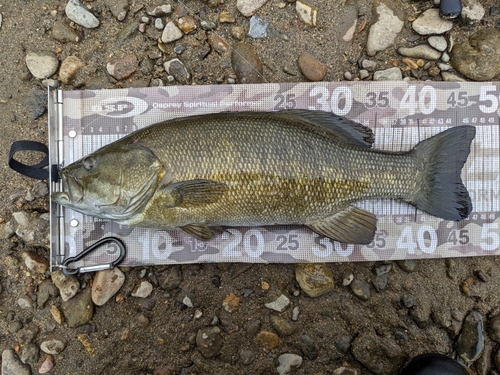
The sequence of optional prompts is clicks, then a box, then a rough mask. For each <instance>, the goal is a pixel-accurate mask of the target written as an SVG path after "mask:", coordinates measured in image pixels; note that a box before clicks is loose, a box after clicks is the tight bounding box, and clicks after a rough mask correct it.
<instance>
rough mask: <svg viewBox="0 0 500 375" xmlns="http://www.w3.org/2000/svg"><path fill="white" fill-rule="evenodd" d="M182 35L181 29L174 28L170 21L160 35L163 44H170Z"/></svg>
mask: <svg viewBox="0 0 500 375" xmlns="http://www.w3.org/2000/svg"><path fill="white" fill-rule="evenodd" d="M183 35H184V34H183V33H182V31H181V29H179V28H178V27H177V26H175V23H173V22H172V21H170V22H169V23H167V25H166V26H165V28H164V29H163V33H162V34H161V41H162V42H163V43H170V42H173V41H176V40H178V39H180V38H182V36H183Z"/></svg>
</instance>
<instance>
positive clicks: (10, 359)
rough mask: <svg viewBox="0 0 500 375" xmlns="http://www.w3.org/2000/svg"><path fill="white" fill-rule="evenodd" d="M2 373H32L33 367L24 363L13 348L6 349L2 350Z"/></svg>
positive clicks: (22, 374)
mask: <svg viewBox="0 0 500 375" xmlns="http://www.w3.org/2000/svg"><path fill="white" fill-rule="evenodd" d="M2 375H31V367H30V365H27V364H24V363H22V362H21V360H20V359H19V357H18V356H17V355H16V353H14V351H13V350H12V349H5V350H4V351H3V352H2Z"/></svg>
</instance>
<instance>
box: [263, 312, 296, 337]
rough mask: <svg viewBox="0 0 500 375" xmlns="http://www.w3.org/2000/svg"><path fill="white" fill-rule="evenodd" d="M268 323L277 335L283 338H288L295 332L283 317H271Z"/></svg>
mask: <svg viewBox="0 0 500 375" xmlns="http://www.w3.org/2000/svg"><path fill="white" fill-rule="evenodd" d="M269 323H271V327H273V328H274V329H275V330H276V331H278V333H279V334H281V335H283V336H290V335H291V334H293V332H294V331H295V328H293V326H292V325H291V324H290V323H289V322H288V321H287V320H286V319H285V318H283V317H281V316H279V315H271V316H270V317H269Z"/></svg>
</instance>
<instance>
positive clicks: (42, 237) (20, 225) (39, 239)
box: [12, 211, 50, 248]
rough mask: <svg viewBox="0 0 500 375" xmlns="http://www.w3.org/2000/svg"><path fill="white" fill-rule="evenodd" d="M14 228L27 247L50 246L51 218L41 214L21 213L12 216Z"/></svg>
mask: <svg viewBox="0 0 500 375" xmlns="http://www.w3.org/2000/svg"><path fill="white" fill-rule="evenodd" d="M12 226H13V228H14V231H15V232H16V234H17V235H18V236H19V238H21V239H22V240H23V241H24V243H25V244H26V245H27V246H33V247H37V246H38V247H46V248H48V247H49V245H50V234H49V228H50V217H49V215H48V214H40V213H39V212H25V211H19V212H14V213H13V214H12Z"/></svg>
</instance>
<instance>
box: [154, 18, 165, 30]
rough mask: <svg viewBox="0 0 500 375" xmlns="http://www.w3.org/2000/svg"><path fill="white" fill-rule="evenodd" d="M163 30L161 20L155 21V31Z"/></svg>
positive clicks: (163, 26) (163, 25)
mask: <svg viewBox="0 0 500 375" xmlns="http://www.w3.org/2000/svg"><path fill="white" fill-rule="evenodd" d="M164 28H165V24H164V23H163V20H162V19H161V18H157V19H155V29H157V30H163V29H164Z"/></svg>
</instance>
